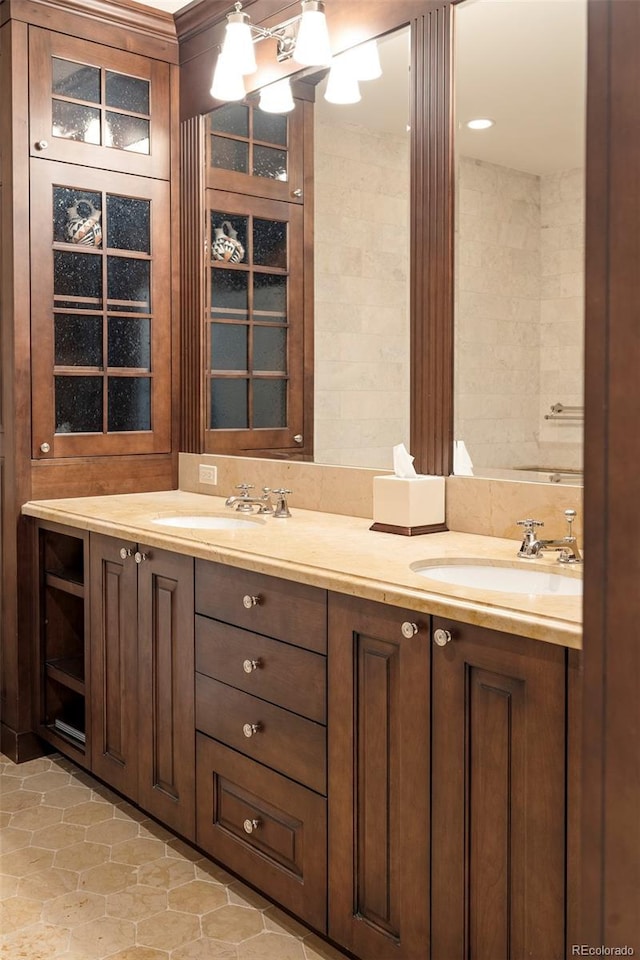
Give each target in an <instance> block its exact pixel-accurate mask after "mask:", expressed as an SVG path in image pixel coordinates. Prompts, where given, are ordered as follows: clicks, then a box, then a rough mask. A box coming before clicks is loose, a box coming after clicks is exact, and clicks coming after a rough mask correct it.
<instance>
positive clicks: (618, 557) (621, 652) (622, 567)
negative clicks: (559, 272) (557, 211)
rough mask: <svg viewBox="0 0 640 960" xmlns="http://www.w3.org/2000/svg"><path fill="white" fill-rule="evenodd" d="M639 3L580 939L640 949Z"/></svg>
mask: <svg viewBox="0 0 640 960" xmlns="http://www.w3.org/2000/svg"><path fill="white" fill-rule="evenodd" d="M639 47H640V5H638V4H637V3H619V2H617V0H599V2H597V3H595V2H593V3H590V4H589V64H588V65H589V84H588V118H587V177H588V179H587V210H586V224H587V248H586V258H587V259H586V265H587V268H586V369H585V384H586V397H585V519H586V522H585V554H586V556H587V558H588V563H586V564H585V606H584V622H585V635H584V690H583V704H584V707H583V750H584V758H583V770H582V790H583V796H582V871H581V874H582V915H581V923H580V932H581V943H589V944H593V945H600V944H604V945H606V946H611V947H613V946H618V945H619V946H621V947H622V946H624V945H628V946H629V947H632V948H633V949H634V950H635V951H636V952H637V951H638V950H640V913H639V912H638V903H639V902H640V820H639V819H638V803H639V801H640V751H639V750H638V741H639V739H640V712H639V711H638V685H639V683H640V644H639V643H638V623H639V622H640V598H639V595H638V582H639V581H640V550H639V549H638V543H639V541H640V513H639V512H638V507H637V505H638V501H639V500H640V473H639V471H638V464H639V463H640V432H639V431H638V422H639V421H640V380H639V378H638V369H640V336H639V334H638V302H639V301H640V272H639V271H638V263H640V233H639V231H638V222H639V221H640V176H639V174H638V171H639V170H640V126H639V124H638V112H637V111H638V104H637V98H638V89H639V87H640V61H639V60H638V48H639Z"/></svg>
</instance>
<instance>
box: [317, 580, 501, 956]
mask: <svg viewBox="0 0 640 960" xmlns="http://www.w3.org/2000/svg"><path fill="white" fill-rule="evenodd" d="M403 621H406V622H407V623H412V622H415V624H416V626H417V627H418V632H417V633H416V634H415V636H410V637H409V638H408V639H407V638H405V636H403V631H402V624H403ZM408 632H409V633H410V631H408ZM429 657H430V643H429V626H428V621H427V618H424V617H417V616H416V614H414V613H411V612H409V611H406V610H403V609H400V608H398V607H387V606H384V605H382V604H378V603H372V602H369V601H364V600H358V599H357V598H354V597H346V596H344V597H343V596H338V595H335V594H330V595H329V662H328V670H329V711H328V715H329V730H328V736H329V751H328V756H329V936H330V937H331V938H332V939H334V940H336V941H337V942H338V943H340V944H342V945H343V946H345V947H347V949H348V950H350V951H351V952H352V953H354V954H355V955H356V956H358V957H362V958H365V957H366V960H389V958H390V957H397V958H398V960H424V958H426V957H428V956H429ZM434 956H437V957H438V960H444V958H445V956H446V957H447V960H448V955H447V954H444V953H443V954H438V955H434ZM494 960H495V958H494Z"/></svg>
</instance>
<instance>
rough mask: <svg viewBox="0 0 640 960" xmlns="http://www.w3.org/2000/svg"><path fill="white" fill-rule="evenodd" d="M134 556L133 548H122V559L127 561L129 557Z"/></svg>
mask: <svg viewBox="0 0 640 960" xmlns="http://www.w3.org/2000/svg"><path fill="white" fill-rule="evenodd" d="M131 556H133V550H132V549H131V547H120V559H121V560H126V559H127V557H131Z"/></svg>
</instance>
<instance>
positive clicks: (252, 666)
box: [242, 660, 260, 673]
mask: <svg viewBox="0 0 640 960" xmlns="http://www.w3.org/2000/svg"><path fill="white" fill-rule="evenodd" d="M259 666H260V661H259V660H243V661H242V669H243V670H244V672H245V673H253V671H254V670H257V669H258V667H259Z"/></svg>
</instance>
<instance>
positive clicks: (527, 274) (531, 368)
mask: <svg viewBox="0 0 640 960" xmlns="http://www.w3.org/2000/svg"><path fill="white" fill-rule="evenodd" d="M456 183H457V204H456V209H457V214H456V253H457V256H456V258H455V270H456V299H455V318H456V322H455V382H456V403H455V427H454V432H455V437H456V439H460V440H464V441H465V443H466V445H467V449H468V450H469V453H470V455H471V459H472V461H473V464H474V467H476V468H478V467H504V468H513V467H519V466H524V465H526V464H529V463H535V461H536V458H537V430H538V419H539V401H538V391H539V368H538V343H539V325H540V185H539V178H538V177H537V176H535V175H533V174H528V173H522V172H521V171H518V170H511V169H509V168H507V167H500V166H497V165H496V164H492V163H485V162H483V161H480V160H476V159H474V158H471V157H461V158H460V159H459V162H458V176H457V180H456Z"/></svg>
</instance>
